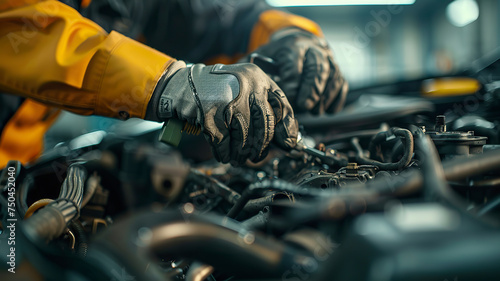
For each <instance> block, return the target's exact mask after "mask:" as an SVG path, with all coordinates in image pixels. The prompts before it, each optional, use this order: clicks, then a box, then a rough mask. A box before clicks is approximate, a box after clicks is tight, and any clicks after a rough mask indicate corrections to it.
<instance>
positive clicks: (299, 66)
mask: <svg viewBox="0 0 500 281" xmlns="http://www.w3.org/2000/svg"><path fill="white" fill-rule="evenodd" d="M156 2H158V3H157V6H155V7H154V9H153V11H154V12H153V16H152V17H150V18H153V19H159V18H160V19H164V20H160V21H159V22H160V23H159V24H155V23H150V24H148V25H147V28H145V29H144V35H145V37H146V39H147V43H148V44H149V45H151V46H153V47H155V48H157V49H159V50H163V51H165V52H167V53H168V54H171V55H174V56H175V57H177V58H182V59H187V60H189V61H192V62H198V61H205V62H208V63H213V62H223V63H234V62H236V61H238V59H240V58H241V57H242V56H244V55H245V54H249V53H251V52H254V51H256V52H258V53H260V54H262V55H265V56H268V57H271V58H273V59H274V60H275V61H276V63H277V64H278V69H279V76H280V78H281V79H280V81H279V82H278V86H280V87H281V89H283V91H284V92H285V94H286V95H287V97H288V99H289V100H290V102H291V103H292V105H293V107H294V110H295V111H296V112H297V111H298V112H304V111H310V112H312V113H317V114H318V113H319V114H321V113H323V112H329V113H333V112H337V111H339V110H340V109H341V108H342V106H343V104H344V101H345V97H346V94H347V90H348V85H347V82H346V81H345V80H344V78H343V76H342V75H341V73H340V71H339V69H338V67H337V65H336V64H335V62H334V60H333V55H332V52H331V50H330V48H329V47H328V44H327V43H326V40H324V38H323V35H322V32H321V29H320V28H319V26H318V25H317V24H316V23H314V22H313V21H311V20H308V19H306V18H303V17H300V16H297V15H293V14H290V13H286V12H283V11H280V10H275V9H272V8H271V7H270V6H269V5H267V4H266V3H265V2H264V1H263V0H216V1H199V0H170V1H156ZM167 2H168V3H167ZM154 13H158V14H160V16H154ZM172 39H174V40H172ZM177 39H180V40H177ZM244 60H245V59H243V61H244Z"/></svg>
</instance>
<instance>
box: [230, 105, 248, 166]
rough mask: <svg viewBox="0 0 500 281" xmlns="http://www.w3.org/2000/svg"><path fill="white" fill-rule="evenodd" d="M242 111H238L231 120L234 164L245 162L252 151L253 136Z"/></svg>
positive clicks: (232, 158)
mask: <svg viewBox="0 0 500 281" xmlns="http://www.w3.org/2000/svg"><path fill="white" fill-rule="evenodd" d="M246 120H249V116H247V117H246V118H245V116H244V115H243V114H242V113H236V114H235V115H234V116H233V118H232V122H231V133H230V134H231V161H230V163H231V164H232V165H234V166H236V165H241V164H243V163H245V161H246V159H247V158H248V157H249V156H250V153H251V141H252V140H251V139H250V138H251V136H250V135H249V133H251V132H250V128H249V124H248V121H246Z"/></svg>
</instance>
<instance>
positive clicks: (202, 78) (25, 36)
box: [0, 0, 297, 163]
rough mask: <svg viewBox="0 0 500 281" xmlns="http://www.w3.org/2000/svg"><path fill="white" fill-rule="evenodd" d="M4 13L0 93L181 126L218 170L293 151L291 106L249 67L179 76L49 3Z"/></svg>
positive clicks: (162, 59)
mask: <svg viewBox="0 0 500 281" xmlns="http://www.w3.org/2000/svg"><path fill="white" fill-rule="evenodd" d="M11 3H14V2H13V1H9V0H1V1H0V9H1V10H0V11H1V12H0V50H1V54H0V90H4V91H7V92H10V93H15V94H19V95H23V96H25V97H29V98H32V99H35V100H38V101H41V102H43V103H45V104H49V105H54V106H58V107H60V108H63V109H66V110H69V111H72V112H76V113H79V114H97V115H102V116H109V117H120V118H122V119H126V118H128V117H139V118H145V117H147V119H150V120H158V121H164V120H166V119H168V118H178V119H180V120H183V121H188V122H190V123H193V124H196V125H198V126H200V127H201V128H202V129H203V132H204V134H205V136H206V138H207V140H208V141H209V143H210V144H211V145H212V148H213V151H214V155H215V156H216V158H217V159H218V160H220V161H223V162H232V163H242V162H244V161H245V160H246V159H250V160H253V161H258V160H260V159H262V158H263V157H265V156H266V154H267V151H268V148H269V146H268V145H269V143H270V141H271V140H273V139H274V140H275V142H276V143H277V144H278V145H280V146H282V147H284V148H288V149H290V148H292V147H293V146H294V144H295V142H296V138H297V122H296V120H295V119H294V115H293V111H292V109H291V106H290V104H289V103H288V101H287V99H286V97H285V96H284V94H283V92H281V90H280V89H279V88H278V86H277V85H276V84H275V83H274V82H273V81H272V80H271V79H270V78H269V77H268V76H267V75H266V74H264V73H263V72H262V71H261V70H260V69H259V68H257V67H255V66H254V65H251V64H238V65H231V66H224V65H214V66H205V65H203V64H198V65H195V66H193V67H186V64H185V63H184V62H183V61H177V60H175V59H173V58H171V57H169V56H167V55H164V54H162V53H160V52H158V51H156V50H154V49H151V48H149V47H146V46H145V45H142V44H141V43H138V42H136V41H134V40H132V39H129V38H127V37H125V36H123V35H120V34H119V33H116V32H111V33H110V34H109V35H108V34H107V33H106V32H105V31H104V30H102V29H101V28H100V27H99V26H98V25H97V24H95V23H93V22H92V21H90V20H88V19H85V18H83V17H82V16H80V14H79V13H77V12H76V11H75V10H73V9H72V8H70V7H68V6H66V5H64V4H61V3H59V2H57V1H43V2H40V3H36V4H27V5H24V6H21V7H19V6H18V7H11V6H10V5H11ZM148 105H149V106H148Z"/></svg>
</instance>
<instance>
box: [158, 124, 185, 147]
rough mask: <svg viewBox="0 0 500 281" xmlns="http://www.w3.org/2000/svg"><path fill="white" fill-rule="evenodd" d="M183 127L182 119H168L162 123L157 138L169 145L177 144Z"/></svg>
mask: <svg viewBox="0 0 500 281" xmlns="http://www.w3.org/2000/svg"><path fill="white" fill-rule="evenodd" d="M183 127H184V123H183V122H182V121H180V120H178V119H174V118H172V119H169V120H168V121H167V122H165V124H164V125H163V129H162V130H161V133H160V137H159V139H158V140H159V141H161V142H164V143H166V144H169V145H173V146H178V145H179V143H180V142H181V138H182V128H183Z"/></svg>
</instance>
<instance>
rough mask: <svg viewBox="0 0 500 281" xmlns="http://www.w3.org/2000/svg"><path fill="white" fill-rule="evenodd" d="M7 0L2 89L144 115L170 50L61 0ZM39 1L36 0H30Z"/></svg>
mask: <svg viewBox="0 0 500 281" xmlns="http://www.w3.org/2000/svg"><path fill="white" fill-rule="evenodd" d="M12 2H14V1H9V0H0V8H2V9H3V10H2V11H0V50H1V52H0V89H1V90H3V91H6V92H9V93H15V94H19V95H22V96H25V97H28V98H32V99H34V100H37V101H40V102H42V103H45V104H48V105H54V106H57V107H60V108H63V109H65V110H68V111H72V112H75V113H78V114H84V115H90V114H97V115H102V116H109V117H122V118H124V117H128V116H130V117H139V118H143V117H144V116H145V113H146V107H147V104H148V102H149V99H150V97H151V94H152V92H153V89H154V87H155V85H156V82H157V81H158V80H159V78H160V76H161V74H162V73H163V71H164V70H165V69H166V68H168V66H169V65H170V64H171V63H172V62H174V61H175V60H173V59H172V58H171V57H169V56H167V55H165V54H162V53H160V52H158V51H155V50H154V49H151V48H149V47H147V46H144V45H142V44H140V43H138V42H136V41H134V40H131V39H129V38H127V37H125V36H123V35H120V34H118V33H116V32H111V33H110V34H107V33H106V32H105V31H104V30H103V29H102V28H100V27H99V26H98V25H97V24H95V23H93V22H92V21H90V20H88V19H85V18H83V17H82V16H81V15H80V14H79V13H78V12H77V11H75V10H74V9H72V8H70V7H68V6H66V5H65V4H62V3H60V2H58V1H43V2H39V3H36V4H25V5H21V6H20V7H14V8H11V7H10V6H9V4H10V3H12ZM27 2H33V1H27Z"/></svg>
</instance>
